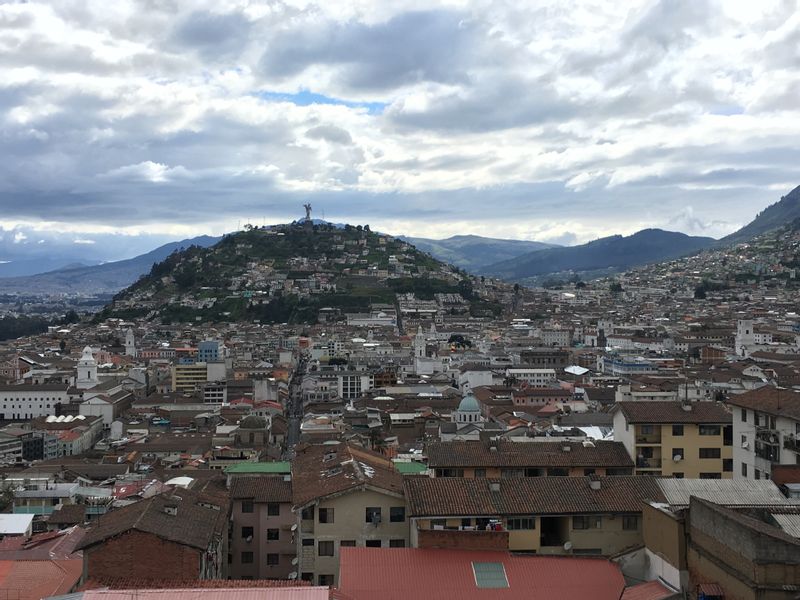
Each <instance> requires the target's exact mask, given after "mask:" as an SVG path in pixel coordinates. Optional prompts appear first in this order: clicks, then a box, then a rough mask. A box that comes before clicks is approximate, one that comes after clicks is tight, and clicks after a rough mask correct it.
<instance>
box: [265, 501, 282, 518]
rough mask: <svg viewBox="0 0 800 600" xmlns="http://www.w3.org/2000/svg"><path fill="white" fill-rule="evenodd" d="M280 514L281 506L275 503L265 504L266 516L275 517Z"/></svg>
mask: <svg viewBox="0 0 800 600" xmlns="http://www.w3.org/2000/svg"><path fill="white" fill-rule="evenodd" d="M280 514H281V505H280V504H278V503H277V502H267V515H269V516H270V517H277V516H279V515H280Z"/></svg>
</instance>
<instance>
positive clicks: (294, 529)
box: [292, 523, 297, 531]
mask: <svg viewBox="0 0 800 600" xmlns="http://www.w3.org/2000/svg"><path fill="white" fill-rule="evenodd" d="M292 531H297V523H295V524H294V525H292Z"/></svg>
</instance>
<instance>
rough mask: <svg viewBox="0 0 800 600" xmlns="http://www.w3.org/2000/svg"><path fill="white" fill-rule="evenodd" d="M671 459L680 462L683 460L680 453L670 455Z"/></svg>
mask: <svg viewBox="0 0 800 600" xmlns="http://www.w3.org/2000/svg"><path fill="white" fill-rule="evenodd" d="M672 460H674V461H675V462H680V461H681V460H683V457H682V456H681V455H680V454H676V455H675V456H673V457H672Z"/></svg>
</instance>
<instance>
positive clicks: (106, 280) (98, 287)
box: [0, 235, 221, 294]
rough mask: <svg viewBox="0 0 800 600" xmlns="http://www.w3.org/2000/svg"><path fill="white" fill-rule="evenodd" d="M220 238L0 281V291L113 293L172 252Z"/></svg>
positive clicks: (172, 244)
mask: <svg viewBox="0 0 800 600" xmlns="http://www.w3.org/2000/svg"><path fill="white" fill-rule="evenodd" d="M220 239H221V238H219V237H213V236H208V235H201V236H197V237H194V238H187V239H185V240H180V241H176V242H170V243H168V244H164V245H162V246H159V247H158V248H155V249H153V250H151V251H150V252H146V253H144V254H140V255H138V256H134V257H133V258H128V259H124V260H118V261H112V262H107V263H102V264H99V265H90V266H81V267H72V268H65V267H62V268H59V269H55V270H52V271H47V272H44V273H37V274H36V275H26V276H23V277H3V278H0V286H2V289H3V291H5V292H9V293H14V292H16V293H70V292H71V293H76V292H82V293H87V294H90V293H91V294H107V293H115V292H118V291H119V290H120V289H122V288H124V287H126V286H128V285H131V284H132V283H134V282H135V281H136V280H137V279H138V278H139V277H141V276H142V275H144V274H145V273H147V272H148V271H149V270H150V268H151V267H152V265H153V263H157V262H160V261H162V260H164V259H165V258H166V257H167V256H169V255H170V254H172V253H173V252H175V251H176V250H178V249H180V248H184V247H188V246H192V245H195V246H198V245H199V246H204V245H205V246H208V245H212V244H214V243H216V242H217V241H219V240H220ZM67 267H69V266H67Z"/></svg>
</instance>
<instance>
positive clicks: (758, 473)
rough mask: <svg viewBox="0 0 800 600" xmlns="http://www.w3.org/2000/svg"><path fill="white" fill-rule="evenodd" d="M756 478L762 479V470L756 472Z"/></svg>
mask: <svg viewBox="0 0 800 600" xmlns="http://www.w3.org/2000/svg"><path fill="white" fill-rule="evenodd" d="M754 477H755V479H761V470H760V469H756V470H755V472H754Z"/></svg>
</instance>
